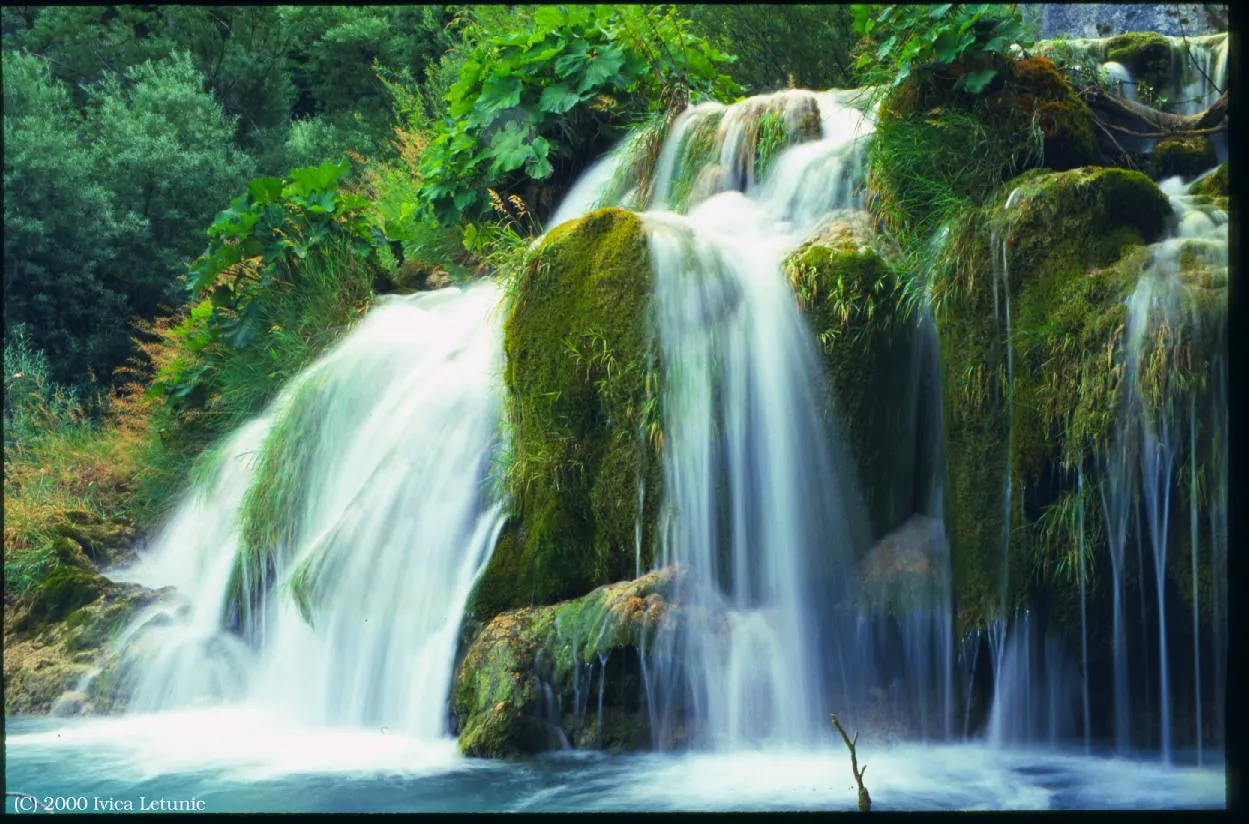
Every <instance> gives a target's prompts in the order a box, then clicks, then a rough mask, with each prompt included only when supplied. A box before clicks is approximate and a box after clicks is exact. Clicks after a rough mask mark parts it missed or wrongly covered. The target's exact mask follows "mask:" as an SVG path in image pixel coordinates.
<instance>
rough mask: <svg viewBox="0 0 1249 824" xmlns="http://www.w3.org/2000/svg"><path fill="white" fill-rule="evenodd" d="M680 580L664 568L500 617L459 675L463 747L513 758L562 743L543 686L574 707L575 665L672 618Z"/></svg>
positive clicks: (627, 736) (623, 732) (626, 736)
mask: <svg viewBox="0 0 1249 824" xmlns="http://www.w3.org/2000/svg"><path fill="white" fill-rule="evenodd" d="M675 579H676V573H675V572H674V571H673V570H671V569H668V570H661V571H658V572H653V573H649V574H647V575H645V576H643V577H641V578H638V579H637V580H635V581H627V582H623V583H619V584H614V585H610V586H604V587H599V588H597V589H595V590H594V591H593V592H591V593H589V594H588V595H585V596H583V597H581V598H579V599H576V600H572V601H566V602H564V603H560V604H555V605H551V606H544V607H525V608H522V609H518V610H513V611H510V612H505V613H501V614H499V615H496V616H495V617H494V618H493V619H492V620H491V621H490V623H489V624H487V625H486V626H485V628H484V629H482V631H481V632H480V633H478V635H477V636H476V637H475V638H474V639H473V641H472V643H471V644H470V645H469V648H468V651H467V652H466V653H465V655H464V660H463V662H462V663H461V665H460V668H459V670H458V671H457V673H456V678H455V684H454V686H453V688H452V695H451V709H452V712H453V713H454V714H455V717H456V718H457V719H459V721H460V725H461V729H460V739H459V746H460V750H461V751H462V752H463V753H464V754H465V755H470V756H481V757H489V758H511V757H518V756H523V755H528V754H532V753H535V752H541V751H543V750H547V749H551V748H553V747H557V746H558V745H559V742H558V734H557V733H556V732H555V730H554V729H553V728H552V727H551V726H550V724H549V722H548V721H547V720H545V706H544V703H543V700H544V699H543V695H542V687H541V684H546V685H547V686H548V687H550V688H551V689H552V690H553V691H554V693H555V694H556V695H558V696H560V697H561V698H562V700H563V702H564V704H565V706H568V705H569V704H570V703H571V700H572V697H573V692H574V687H573V683H574V674H573V673H574V667H577V666H578V665H579V664H581V663H586V662H592V661H597V660H598V656H600V655H604V656H605V655H608V654H610V653H612V652H614V651H617V650H620V649H623V648H626V647H631V648H635V649H636V648H637V647H638V646H639V645H640V644H641V642H642V638H643V636H644V635H646V634H648V633H651V632H654V631H655V630H656V629H657V628H658V627H659V626H660V624H661V623H662V622H663V621H665V620H666V618H667V616H668V606H667V602H666V597H667V595H668V593H669V591H670V588H671V586H672V583H673V581H674V580H675ZM619 725H624V726H628V722H625V721H620V722H619V724H618V726H619ZM615 732H616V734H615V735H614V740H619V741H632V740H638V739H639V736H638V734H637V732H638V731H637V730H636V729H635V728H634V729H624V728H621V729H618V730H616V731H615Z"/></svg>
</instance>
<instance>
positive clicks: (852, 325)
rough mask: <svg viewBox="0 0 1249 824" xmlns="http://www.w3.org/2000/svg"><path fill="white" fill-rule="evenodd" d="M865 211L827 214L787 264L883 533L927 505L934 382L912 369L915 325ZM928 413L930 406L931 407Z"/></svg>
mask: <svg viewBox="0 0 1249 824" xmlns="http://www.w3.org/2000/svg"><path fill="white" fill-rule="evenodd" d="M878 242H879V241H878V240H877V238H876V237H875V236H874V235H873V233H872V231H871V228H870V225H869V221H868V218H867V216H866V215H865V214H863V213H858V212H847V213H843V214H840V215H837V216H835V217H834V218H833V219H831V220H829V221H828V222H827V223H826V224H825V225H824V226H823V227H822V228H821V229H820V231H818V232H817V233H816V235H815V236H814V237H812V238H811V239H809V240H808V241H807V242H806V243H804V244H803V245H802V246H800V247H799V248H798V249H797V250H796V251H795V252H794V253H793V254H791V255H790V256H789V258H788V259H787V260H786V262H785V269H786V272H787V273H788V276H789V279H790V282H791V283H792V285H793V287H794V292H795V294H796V295H797V297H798V302H799V305H800V306H801V307H802V310H803V312H804V314H805V316H806V318H807V322H808V324H809V325H810V327H811V329H812V331H813V332H814V334H815V336H816V339H817V341H818V342H819V345H820V350H821V353H822V355H823V359H824V364H825V369H826V374H827V375H828V377H829V381H830V390H831V399H830V400H831V403H830V405H829V409H828V413H829V416H830V419H831V420H835V421H836V422H837V424H838V425H839V426H840V427H841V429H842V432H843V434H844V437H845V440H846V443H847V445H848V447H849V450H850V452H851V454H852V455H853V457H854V460H855V463H856V466H857V469H858V478H859V480H860V482H861V489H862V493H863V495H864V496H865V499H866V500H865V504H866V506H867V509H868V512H869V516H870V523H871V530H872V534H873V536H874V537H880V536H882V535H884V534H885V533H887V532H889V531H890V530H892V529H894V528H896V527H897V526H898V525H900V524H901V523H902V522H903V521H905V520H906V518H907V517H908V516H910V515H911V514H912V513H913V512H916V511H919V510H922V509H924V508H925V505H926V504H927V501H925V500H923V499H922V492H921V491H920V488H921V487H922V485H923V481H921V480H918V479H920V478H923V479H926V478H928V477H930V476H931V471H932V463H931V462H932V460H933V457H934V456H933V454H932V448H933V444H932V442H931V441H930V440H927V439H925V438H924V437H923V436H922V434H921V433H919V432H917V431H916V429H917V423H918V424H919V428H921V429H923V421H918V420H917V417H916V416H917V414H919V413H918V412H917V409H918V407H919V406H920V405H921V401H920V399H921V398H923V397H924V396H925V394H926V393H925V392H924V390H925V389H926V388H928V387H927V383H926V377H927V375H926V372H924V371H920V372H919V374H920V382H919V383H918V384H917V382H916V380H915V377H916V374H915V372H914V371H913V370H912V367H913V365H914V364H913V358H914V356H915V353H916V337H917V335H918V330H917V326H916V320H915V318H906V317H905V316H904V314H903V310H902V306H901V305H900V302H899V299H898V292H897V289H896V285H897V284H896V278H895V276H894V274H893V271H892V270H891V269H890V267H889V266H888V265H887V264H886V262H885V260H884V259H883V258H882V257H881V255H880V254H879V253H878V252H877V251H876V249H875V245H876V244H877V243H878ZM929 411H931V410H929Z"/></svg>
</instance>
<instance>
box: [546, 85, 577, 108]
mask: <svg viewBox="0 0 1249 824" xmlns="http://www.w3.org/2000/svg"><path fill="white" fill-rule="evenodd" d="M580 102H581V95H579V94H578V93H577V92H576V91H574V90H573V89H572V88H570V87H569V85H568V84H567V83H556V84H554V85H552V86H547V87H546V88H545V89H543V90H542V99H541V100H540V101H539V102H538V107H539V108H540V109H541V110H542V111H544V112H549V113H550V114H563V113H564V112H566V111H568V110H569V109H571V108H572V107H573V106H576V105H577V104H578V103H580Z"/></svg>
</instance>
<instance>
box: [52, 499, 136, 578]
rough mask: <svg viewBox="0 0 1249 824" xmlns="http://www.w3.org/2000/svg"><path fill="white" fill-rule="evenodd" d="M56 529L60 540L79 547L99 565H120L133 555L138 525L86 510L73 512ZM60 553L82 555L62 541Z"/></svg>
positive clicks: (58, 551) (68, 513)
mask: <svg viewBox="0 0 1249 824" xmlns="http://www.w3.org/2000/svg"><path fill="white" fill-rule="evenodd" d="M54 530H55V532H56V533H57V535H58V536H60V538H62V539H68V540H71V541H73V542H74V543H76V544H78V546H79V547H80V548H81V553H82V554H84V555H85V556H86V557H87V558H89V559H90V560H91V562H92V563H93V564H95V565H97V566H104V565H108V564H114V563H118V562H120V561H122V560H126V559H127V558H128V557H129V556H130V555H132V554H133V547H134V538H135V532H134V526H133V525H132V524H131V523H130V522H129V521H128V520H127V519H125V518H122V517H114V518H104V517H101V516H98V515H95V514H93V513H90V512H85V511H82V510H70V511H69V512H66V513H65V520H64V521H63V522H62V523H60V524H57V525H56V526H55V527H54ZM57 554H58V557H60V556H65V557H70V556H77V554H78V553H75V552H73V551H72V550H69V548H68V547H67V546H64V545H63V542H62V546H60V547H59V548H58V549H57ZM62 562H63V563H64V562H65V561H62ZM79 565H80V562H79Z"/></svg>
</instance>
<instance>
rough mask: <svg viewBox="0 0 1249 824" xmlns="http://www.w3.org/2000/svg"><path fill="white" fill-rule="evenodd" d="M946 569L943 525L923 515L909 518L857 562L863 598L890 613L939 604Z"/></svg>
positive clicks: (942, 592)
mask: <svg viewBox="0 0 1249 824" xmlns="http://www.w3.org/2000/svg"><path fill="white" fill-rule="evenodd" d="M949 569H950V547H949V544H948V543H947V542H946V537H945V524H944V523H942V521H941V520H940V519H939V518H931V517H928V516H925V515H912V516H911V517H910V518H909V519H908V520H907V521H906V522H905V523H904V524H902V526H900V527H898V528H897V529H895V530H894V531H893V532H890V533H889V534H888V535H886V536H885V537H884V538H881V539H880V541H879V542H878V543H877V544H876V546H874V547H872V549H871V551H869V552H868V553H867V555H865V556H864V557H863V560H862V561H860V562H859V574H860V576H861V578H862V581H863V594H864V596H865V598H866V599H867V601H868V602H869V603H870V604H872V605H875V606H879V607H884V608H885V609H887V610H889V611H890V612H905V611H906V610H908V609H913V608H926V607H930V606H933V605H935V604H936V603H939V601H940V599H942V597H943V594H944V590H945V587H946V585H947V582H948V580H949Z"/></svg>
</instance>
